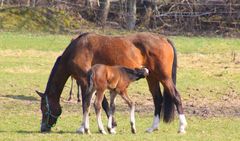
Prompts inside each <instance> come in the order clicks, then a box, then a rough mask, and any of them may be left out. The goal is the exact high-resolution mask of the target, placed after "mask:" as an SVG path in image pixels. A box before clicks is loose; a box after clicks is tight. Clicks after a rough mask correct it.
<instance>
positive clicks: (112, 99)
mask: <svg viewBox="0 0 240 141" xmlns="http://www.w3.org/2000/svg"><path fill="white" fill-rule="evenodd" d="M116 96H117V93H116V92H115V91H110V109H109V117H108V132H109V133H110V134H116V131H115V127H114V126H113V123H112V121H113V116H114V113H115V99H116Z"/></svg>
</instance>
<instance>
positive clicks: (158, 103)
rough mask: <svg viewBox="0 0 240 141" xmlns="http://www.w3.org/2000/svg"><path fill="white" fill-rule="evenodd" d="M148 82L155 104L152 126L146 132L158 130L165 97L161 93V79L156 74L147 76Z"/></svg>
mask: <svg viewBox="0 0 240 141" xmlns="http://www.w3.org/2000/svg"><path fill="white" fill-rule="evenodd" d="M147 82H148V87H149V90H150V92H151V94H152V97H153V102H154V106H155V109H154V118H153V123H152V126H151V127H150V128H148V129H147V130H146V132H149V133H151V132H153V131H155V130H158V126H159V122H160V113H161V108H162V103H163V97H162V94H161V90H160V85H159V81H158V80H157V79H156V78H155V77H154V76H151V75H149V76H148V77H147Z"/></svg>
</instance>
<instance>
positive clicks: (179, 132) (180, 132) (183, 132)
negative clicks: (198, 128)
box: [178, 130, 186, 134]
mask: <svg viewBox="0 0 240 141" xmlns="http://www.w3.org/2000/svg"><path fill="white" fill-rule="evenodd" d="M178 134H186V131H185V130H183V131H178Z"/></svg>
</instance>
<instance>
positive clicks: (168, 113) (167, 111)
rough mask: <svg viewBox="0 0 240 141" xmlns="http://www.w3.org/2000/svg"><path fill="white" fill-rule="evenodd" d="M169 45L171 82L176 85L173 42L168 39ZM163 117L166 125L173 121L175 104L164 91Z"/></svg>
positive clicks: (175, 56)
mask: <svg viewBox="0 0 240 141" xmlns="http://www.w3.org/2000/svg"><path fill="white" fill-rule="evenodd" d="M167 41H168V42H169V44H171V46H172V48H173V52H174V56H173V64H172V81H173V83H174V85H176V78H177V53H176V49H175V46H174V44H173V42H172V41H171V40H169V39H167ZM163 96H164V103H163V104H164V106H163V107H164V109H163V110H164V116H163V121H164V122H166V123H169V122H171V121H172V120H173V119H174V111H175V104H174V99H173V96H172V95H171V94H170V93H169V92H168V91H166V90H164V94H163Z"/></svg>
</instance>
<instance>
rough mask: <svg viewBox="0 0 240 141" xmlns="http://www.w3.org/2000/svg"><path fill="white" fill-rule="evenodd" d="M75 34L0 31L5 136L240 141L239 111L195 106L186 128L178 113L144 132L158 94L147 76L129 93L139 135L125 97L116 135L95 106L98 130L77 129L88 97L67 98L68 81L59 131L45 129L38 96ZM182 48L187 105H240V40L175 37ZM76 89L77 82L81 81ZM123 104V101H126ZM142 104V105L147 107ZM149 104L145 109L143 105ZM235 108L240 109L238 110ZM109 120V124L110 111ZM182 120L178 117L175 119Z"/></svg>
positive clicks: (181, 85) (0, 125)
mask: <svg viewBox="0 0 240 141" xmlns="http://www.w3.org/2000/svg"><path fill="white" fill-rule="evenodd" d="M73 36H75V35H50V34H30V33H27V34H22V33H12V32H0V140H4V141H5V140H9V141H12V140H18V141H19V140H23V141H28V140H69V141H70V140H97V141H100V140H103V141H107V140H117V141H123V140H138V141H145V140H149V141H153V140H161V141H178V140H180V141H238V140H240V136H239V131H240V118H239V116H240V115H239V114H238V115H236V114H230V115H227V114H223V115H217V116H208V117H203V116H199V115H194V114H192V113H190V112H188V113H187V114H186V116H187V120H188V128H187V133H186V134H184V135H179V134H177V128H178V120H175V121H174V122H173V123H172V124H163V123H162V122H161V123H160V128H159V130H158V131H155V132H154V133H152V134H148V133H145V130H146V128H148V127H149V126H150V125H151V124H152V118H153V117H152V115H153V111H152V108H150V110H148V109H146V108H145V109H144V106H145V107H147V106H149V107H151V106H152V99H151V95H150V93H149V91H148V88H147V83H146V82H145V80H141V81H138V82H136V83H134V84H133V85H131V86H130V88H129V95H130V96H131V95H132V97H133V99H134V100H135V101H136V103H137V109H139V110H137V114H136V124H137V134H136V135H132V134H131V132H130V125H129V114H128V109H127V107H126V104H124V103H123V101H122V100H121V99H120V98H118V100H119V101H118V102H117V111H116V118H117V122H118V127H117V134H116V135H100V134H98V133H97V131H98V130H97V123H96V120H95V119H96V118H95V114H94V110H92V111H91V116H90V119H91V121H90V123H91V125H90V129H91V132H92V134H91V135H80V134H77V133H76V132H75V131H76V129H77V128H78V127H79V126H80V123H81V120H82V114H81V113H82V110H81V103H80V104H77V103H76V102H75V101H76V96H75V95H74V102H66V100H67V98H68V92H69V87H70V81H68V82H67V84H66V86H65V88H64V91H63V94H62V98H61V105H62V107H63V113H62V115H61V118H60V119H59V120H58V123H57V125H56V126H55V127H54V128H53V130H52V133H49V134H41V133H39V129H40V120H41V111H40V109H39V106H40V103H39V97H38V96H37V95H36V94H35V92H34V91H35V90H40V91H44V89H45V86H46V83H47V80H48V76H49V74H50V71H51V68H52V66H53V64H54V62H55V59H56V57H57V56H58V55H60V54H61V53H62V51H63V50H64V48H65V47H66V46H67V45H68V44H69V43H70V40H71V38H72V37H73ZM170 38H171V39H172V40H173V41H174V43H175V45H176V48H177V51H178V75H177V76H178V80H177V81H178V82H177V88H178V90H179V92H180V93H181V95H182V99H183V104H184V105H188V104H189V103H192V104H193V105H194V106H196V107H198V105H200V106H207V107H210V108H211V107H214V106H215V107H220V108H221V107H223V108H226V107H227V108H226V109H228V108H229V109H231V108H232V107H234V106H235V107H237V106H240V102H239V101H240V87H239V86H240V39H234V38H213V37H211V38H209V37H181V36H175V37H170ZM74 93H75V94H76V87H74ZM121 106H123V108H122V107H121ZM141 106H142V107H141ZM142 109H144V110H143V111H142ZM236 113H239V111H238V112H236ZM102 117H103V120H104V124H105V125H107V124H106V123H107V120H106V116H105V115H104V114H103V116H102ZM176 119H177V118H176Z"/></svg>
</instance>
